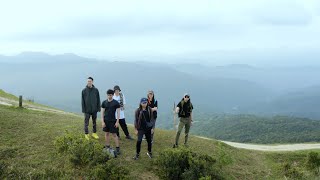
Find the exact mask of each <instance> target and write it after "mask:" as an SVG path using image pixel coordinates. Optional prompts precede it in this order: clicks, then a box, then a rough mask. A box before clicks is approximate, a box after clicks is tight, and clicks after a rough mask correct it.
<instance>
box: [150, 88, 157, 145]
mask: <svg viewBox="0 0 320 180" xmlns="http://www.w3.org/2000/svg"><path fill="white" fill-rule="evenodd" d="M148 107H150V108H151V110H152V112H153V118H154V126H153V128H152V129H153V133H152V134H151V142H152V143H153V136H154V131H155V126H156V121H157V117H158V101H157V100H156V99H155V97H154V92H153V91H152V90H150V91H148Z"/></svg>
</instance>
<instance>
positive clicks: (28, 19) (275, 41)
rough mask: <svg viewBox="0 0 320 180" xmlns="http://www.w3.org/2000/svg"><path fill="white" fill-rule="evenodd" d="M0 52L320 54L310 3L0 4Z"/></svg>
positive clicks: (315, 5) (68, 0) (319, 18)
mask: <svg viewBox="0 0 320 180" xmlns="http://www.w3.org/2000/svg"><path fill="white" fill-rule="evenodd" d="M0 23H1V28H0V54H6V55H9V54H17V53H19V52H21V51H44V52H48V53H51V54H57V53H76V54H79V55H85V56H91V57H114V56H119V57H126V56H129V57H130V56H131V55H135V56H145V55H159V54H164V55H169V56H171V55H173V56H174V55H183V54H201V53H202V52H205V53H213V52H220V53H221V52H222V53H223V52H226V53H228V52H233V51H238V52H239V51H257V52H272V51H277V52H282V51H283V52H284V53H290V52H297V51H305V50H310V49H312V50H320V48H319V47H320V38H319V32H320V1H318V0H241V1H240V0H223V1H221V0H192V1H188V0H183V1H180V0H175V1H169V0H161V1H151V0H140V1H139V0H136V1H133V0H127V1H122V0H117V1H107V0H90V1H89V0H76V1H75V0H54V1H46V0H28V1H18V0H10V1H7V0H0Z"/></svg>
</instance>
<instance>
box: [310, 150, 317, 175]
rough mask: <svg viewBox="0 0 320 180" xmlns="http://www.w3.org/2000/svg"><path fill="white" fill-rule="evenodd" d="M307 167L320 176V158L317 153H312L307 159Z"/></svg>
mask: <svg viewBox="0 0 320 180" xmlns="http://www.w3.org/2000/svg"><path fill="white" fill-rule="evenodd" d="M307 167H308V169H310V170H312V171H313V172H314V173H315V174H320V156H319V154H318V153H316V152H310V153H309V154H308V157H307Z"/></svg>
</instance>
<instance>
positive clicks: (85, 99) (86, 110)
mask: <svg viewBox="0 0 320 180" xmlns="http://www.w3.org/2000/svg"><path fill="white" fill-rule="evenodd" d="M81 105H82V113H83V114H84V133H85V138H86V139H87V140H89V139H90V137H89V130H88V126H89V120H90V117H91V118H92V124H93V133H92V137H93V138H95V139H99V136H98V135H97V113H98V112H100V95H99V90H98V89H97V88H96V87H95V86H94V85H93V78H92V77H88V79H87V85H86V87H85V88H84V89H83V90H82V93H81Z"/></svg>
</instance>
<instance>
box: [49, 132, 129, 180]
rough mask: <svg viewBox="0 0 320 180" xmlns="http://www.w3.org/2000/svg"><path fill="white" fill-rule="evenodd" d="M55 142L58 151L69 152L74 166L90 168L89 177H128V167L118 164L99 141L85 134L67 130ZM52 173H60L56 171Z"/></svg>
mask: <svg viewBox="0 0 320 180" xmlns="http://www.w3.org/2000/svg"><path fill="white" fill-rule="evenodd" d="M54 144H55V147H56V149H57V151H58V153H60V154H61V153H64V154H67V156H69V160H70V162H71V163H72V164H73V165H74V166H76V167H81V168H84V169H90V173H89V175H88V176H89V178H88V179H111V180H113V179H114V180H116V179H128V174H129V171H128V170H127V168H125V167H123V166H120V165H118V163H117V162H118V161H116V159H111V157H110V155H109V153H108V152H107V151H103V148H104V147H103V145H101V144H99V143H98V142H97V141H88V140H86V139H84V138H83V135H80V134H70V133H68V132H67V133H66V135H65V136H62V137H58V138H56V140H55V141H54ZM50 173H51V174H53V175H56V176H59V175H60V173H59V172H56V171H53V172H50Z"/></svg>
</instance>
